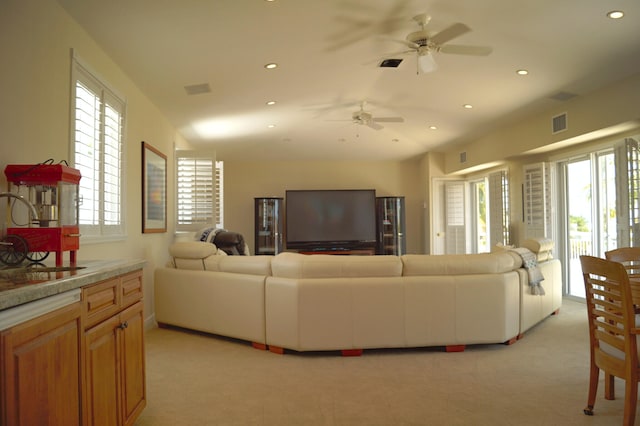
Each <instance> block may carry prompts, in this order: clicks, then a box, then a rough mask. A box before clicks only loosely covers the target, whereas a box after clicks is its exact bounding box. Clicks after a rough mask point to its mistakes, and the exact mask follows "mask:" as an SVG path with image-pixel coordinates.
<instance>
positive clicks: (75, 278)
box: [0, 259, 146, 312]
mask: <svg viewBox="0 0 640 426" xmlns="http://www.w3.org/2000/svg"><path fill="white" fill-rule="evenodd" d="M145 263H146V261H145V260H141V259H134V260H96V261H86V262H79V264H78V265H77V267H78V269H72V270H66V271H56V272H39V271H38V269H32V270H29V272H26V273H24V271H21V272H20V274H15V275H14V274H12V271H11V269H0V312H1V311H3V310H5V309H9V308H12V307H15V306H19V305H23V304H25V303H29V302H33V301H36V300H39V299H43V298H46V297H49V296H54V295H57V294H60V293H64V292H67V291H70V290H74V289H78V288H81V287H83V286H85V285H88V284H94V283H96V282H99V281H103V280H106V279H109V278H112V277H115V276H119V275H122V274H126V273H128V272H132V271H136V270H139V269H142V268H143V266H144V264H145ZM49 269H51V268H47V269H45V270H49ZM63 269H69V268H63Z"/></svg>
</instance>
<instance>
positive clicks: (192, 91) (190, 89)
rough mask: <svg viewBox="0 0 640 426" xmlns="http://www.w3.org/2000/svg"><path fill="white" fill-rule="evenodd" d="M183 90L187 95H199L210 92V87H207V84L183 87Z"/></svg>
mask: <svg viewBox="0 0 640 426" xmlns="http://www.w3.org/2000/svg"><path fill="white" fill-rule="evenodd" d="M184 90H185V91H186V92H187V95H199V94H201V93H209V92H211V86H209V83H201V84H192V85H190V86H184Z"/></svg>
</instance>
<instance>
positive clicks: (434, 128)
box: [429, 126, 438, 130]
mask: <svg viewBox="0 0 640 426" xmlns="http://www.w3.org/2000/svg"><path fill="white" fill-rule="evenodd" d="M429 129H430V130H438V128H437V127H436V126H429Z"/></svg>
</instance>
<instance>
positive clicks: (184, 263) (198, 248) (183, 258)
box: [169, 241, 223, 270]
mask: <svg viewBox="0 0 640 426" xmlns="http://www.w3.org/2000/svg"><path fill="white" fill-rule="evenodd" d="M220 253H223V252H221V251H220V250H218V248H217V247H216V246H215V245H214V244H210V243H203V242H201V241H180V242H177V243H173V244H171V246H170V247H169V254H170V255H171V257H172V258H173V261H172V266H173V267H174V268H177V269H196V270H204V269H205V266H204V259H206V258H208V257H217V256H216V255H217V254H220Z"/></svg>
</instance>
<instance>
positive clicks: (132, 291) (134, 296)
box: [120, 271, 142, 308]
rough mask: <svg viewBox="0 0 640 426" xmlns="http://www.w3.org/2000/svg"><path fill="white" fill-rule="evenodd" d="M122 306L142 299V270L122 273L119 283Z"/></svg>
mask: <svg viewBox="0 0 640 426" xmlns="http://www.w3.org/2000/svg"><path fill="white" fill-rule="evenodd" d="M120 292H121V303H122V307H123V308H126V307H127V306H130V305H133V304H134V303H136V302H137V301H138V300H141V299H142V272H141V271H136V272H132V273H130V274H126V275H123V276H122V277H121V283H120Z"/></svg>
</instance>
